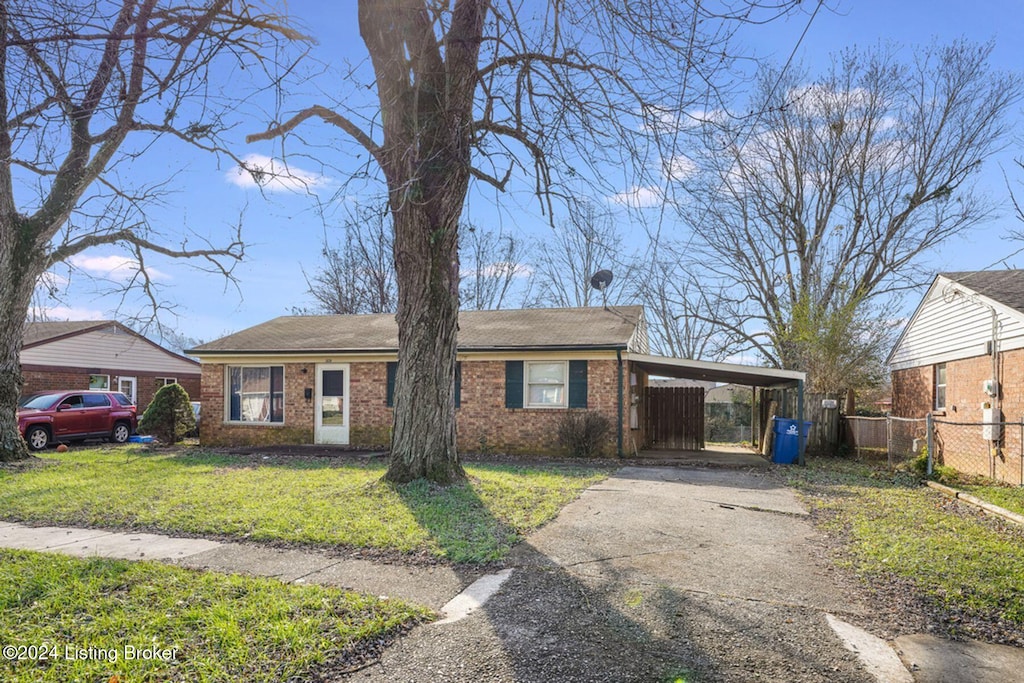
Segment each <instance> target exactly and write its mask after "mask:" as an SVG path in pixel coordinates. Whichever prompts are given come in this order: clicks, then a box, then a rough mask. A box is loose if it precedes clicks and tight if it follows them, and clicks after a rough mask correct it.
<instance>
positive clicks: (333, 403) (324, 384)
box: [314, 363, 348, 444]
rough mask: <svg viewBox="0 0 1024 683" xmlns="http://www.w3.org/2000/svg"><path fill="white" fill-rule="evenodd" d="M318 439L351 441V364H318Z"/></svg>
mask: <svg viewBox="0 0 1024 683" xmlns="http://www.w3.org/2000/svg"><path fill="white" fill-rule="evenodd" d="M314 410H315V411H316V420H315V421H316V442H317V443H337V444H347V443H348V364H347V363H345V364H338V365H318V366H316V405H315V406H314Z"/></svg>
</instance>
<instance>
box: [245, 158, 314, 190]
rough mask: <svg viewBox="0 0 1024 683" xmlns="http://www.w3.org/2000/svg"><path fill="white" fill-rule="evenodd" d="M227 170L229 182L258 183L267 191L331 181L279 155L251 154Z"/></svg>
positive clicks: (305, 187) (307, 187)
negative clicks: (283, 159) (276, 157)
mask: <svg viewBox="0 0 1024 683" xmlns="http://www.w3.org/2000/svg"><path fill="white" fill-rule="evenodd" d="M242 162H243V163H244V164H245V168H243V167H241V166H236V167H235V168H233V169H232V170H230V171H228V173H227V180H228V182H229V183H231V184H232V185H235V186H237V187H241V188H243V189H251V188H255V187H259V188H261V189H263V190H265V191H267V192H309V191H312V190H316V189H318V188H321V187H326V186H329V185H330V184H331V179H330V178H329V177H327V176H325V175H321V174H319V173H314V172H313V171H307V170H305V169H302V168H299V167H298V166H292V165H290V164H288V163H286V162H284V161H282V160H281V159H273V158H271V157H268V156H264V155H262V154H250V155H248V156H247V157H245V159H243V160H242Z"/></svg>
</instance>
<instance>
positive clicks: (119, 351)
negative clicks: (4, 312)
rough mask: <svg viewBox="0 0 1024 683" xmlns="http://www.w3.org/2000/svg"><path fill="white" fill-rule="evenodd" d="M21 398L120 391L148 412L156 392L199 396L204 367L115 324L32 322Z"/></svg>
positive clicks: (24, 350) (24, 352)
mask: <svg viewBox="0 0 1024 683" xmlns="http://www.w3.org/2000/svg"><path fill="white" fill-rule="evenodd" d="M21 375H22V380H23V382H24V385H23V386H22V389H21V394H22V396H28V395H30V394H34V393H38V392H42V391H51V390H63V389H106V390H109V391H120V392H122V393H123V394H125V395H126V396H128V397H129V398H131V399H132V400H133V401H134V402H135V403H136V404H137V405H138V406H139V410H140V411H142V410H145V409H146V407H147V406H148V405H149V403H150V401H152V400H153V395H154V394H156V391H157V389H159V388H160V387H162V386H164V385H165V384H173V383H177V384H181V385H182V387H184V389H185V391H187V392H188V395H189V396H190V397H192V398H193V399H197V398H198V397H199V386H200V375H201V373H200V368H199V363H197V362H196V361H194V360H192V359H191V358H186V357H184V356H180V355H178V354H176V353H173V352H171V351H168V350H167V349H165V348H164V347H162V346H160V345H159V344H156V343H154V342H152V341H150V340H149V339H146V338H145V337H143V336H142V335H141V334H139V333H138V332H135V331H133V330H131V329H129V328H128V327H125V326H124V325H122V324H121V323H119V322H115V321H112V320H86V321H54V322H30V323H27V324H26V325H25V338H24V344H23V346H22V350H21Z"/></svg>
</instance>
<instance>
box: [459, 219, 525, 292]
mask: <svg viewBox="0 0 1024 683" xmlns="http://www.w3.org/2000/svg"><path fill="white" fill-rule="evenodd" d="M461 232H462V237H461V238H460V239H461V241H462V244H460V245H459V261H460V263H462V264H463V270H462V281H461V284H460V286H459V290H460V293H459V296H460V298H461V299H462V308H469V309H474V310H477V311H484V310H495V309H500V308H501V307H502V306H506V305H507V304H508V303H509V298H510V297H511V296H512V294H513V292H514V290H515V289H516V284H517V281H520V280H523V279H525V277H526V276H527V275H528V274H529V269H528V268H527V266H526V265H525V264H524V262H523V258H524V255H523V250H524V247H523V241H522V240H520V239H518V238H517V237H515V236H514V235H509V234H505V233H502V232H490V231H486V230H482V229H480V228H477V227H475V226H473V225H466V226H463V227H462V229H461ZM467 257H468V258H467Z"/></svg>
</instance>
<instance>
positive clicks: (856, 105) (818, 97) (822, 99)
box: [788, 85, 872, 118]
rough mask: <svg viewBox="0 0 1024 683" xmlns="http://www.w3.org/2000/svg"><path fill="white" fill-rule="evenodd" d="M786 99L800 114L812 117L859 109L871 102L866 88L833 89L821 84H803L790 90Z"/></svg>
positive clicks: (847, 112)
mask: <svg viewBox="0 0 1024 683" xmlns="http://www.w3.org/2000/svg"><path fill="white" fill-rule="evenodd" d="M788 100H789V101H790V102H792V103H793V108H794V109H795V110H796V112H797V113H798V114H799V115H800V116H805V117H808V118H813V117H817V116H825V115H827V114H829V113H835V112H843V113H846V114H849V113H852V112H855V111H858V110H861V109H863V108H864V107H867V106H868V105H869V104H871V101H872V95H871V91H869V90H867V89H866V88H851V89H849V90H834V89H832V88H827V87H824V86H821V85H804V86H801V87H799V88H793V89H792V90H790V91H789V94H788Z"/></svg>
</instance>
